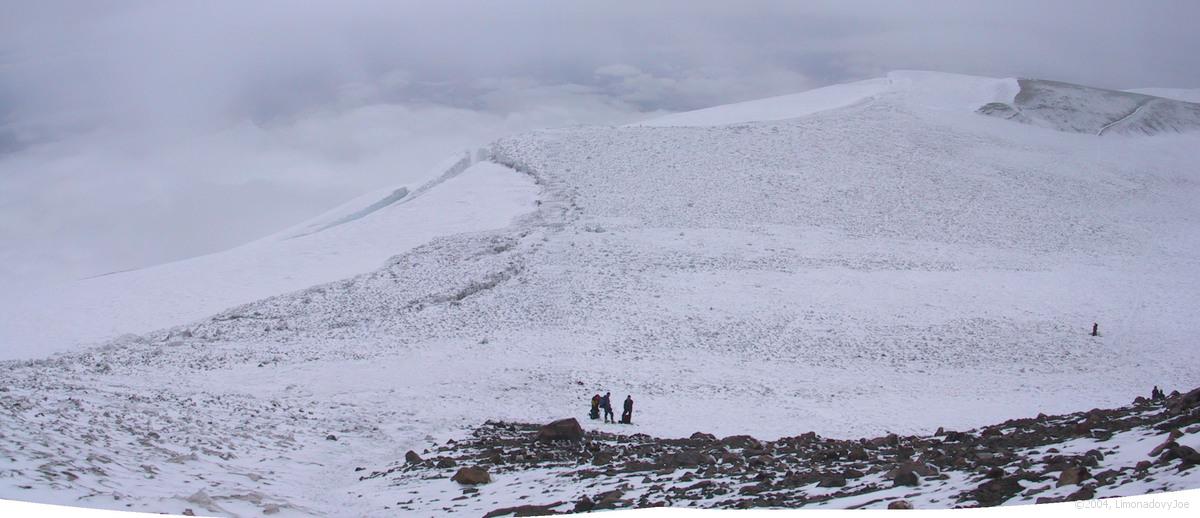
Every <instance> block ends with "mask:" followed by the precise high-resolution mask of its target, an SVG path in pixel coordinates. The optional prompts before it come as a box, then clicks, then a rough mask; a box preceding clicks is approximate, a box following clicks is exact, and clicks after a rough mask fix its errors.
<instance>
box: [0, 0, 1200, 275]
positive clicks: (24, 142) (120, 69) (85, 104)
mask: <svg viewBox="0 0 1200 518" xmlns="http://www.w3.org/2000/svg"><path fill="white" fill-rule="evenodd" d="M646 4H649V5H646ZM1043 4H1046V3H1044V2H1030V1H1020V2H1005V3H1003V4H1002V5H1001V4H994V5H992V4H989V5H977V3H975V2H957V1H953V2H952V1H925V2H903V3H900V2H887V1H858V2H790V1H763V2H718V1H688V2H682V1H667V2H651V3H643V2H596V3H582V2H550V1H529V0H515V1H506V2H490V1H482V0H479V1H449V2H440V3H438V4H437V5H432V4H431V3H428V2H395V1H369V0H349V1H343V2H328V3H324V2H322V3H317V2H292V1H283V0H263V1H257V2H201V1H186V0H181V1H174V2H156V1H136V0H128V1H110V0H98V1H95V2H84V3H80V2H72V1H60V0H49V1H42V2H19V3H17V2H14V3H12V5H7V6H6V7H5V16H4V17H0V265H2V266H0V279H15V278H25V279H30V278H43V279H52V278H60V279H61V278H77V277H81V276H87V275H95V274H99V273H104V272H107V271H112V270H119V269H125V268H134V267H140V266H144V265H148V264H154V263H157V262H162V261H167V260H172V259H178V258H182V257H188V256H191V255H196V254H201V253H207V252H211V251H216V250H220V249H223V248H227V247H229V246H234V245H236V244H239V243H242V242H245V241H248V240H251V239H253V238H255V237H258V236H261V235H265V234H268V233H270V232H272V231H274V230H277V229H279V228H282V227H285V226H288V225H290V224H293V223H295V222H297V221H298V220H302V219H304V218H306V217H309V216H312V215H315V214H317V213H320V212H322V211H323V210H325V209H327V208H329V207H331V206H333V205H336V204H337V203H339V202H341V201H344V200H346V199H348V198H351V197H353V196H355V195H357V194H359V193H361V192H363V191H367V190H370V189H374V188H378V187H381V186H384V185H389V184H402V183H404V182H406V181H408V180H410V179H412V178H415V177H416V176H419V175H421V174H423V173H424V172H425V171H426V169H428V168H429V167H431V166H432V165H433V164H435V163H436V162H438V161H440V160H441V159H442V158H444V157H445V156H448V155H452V154H454V153H457V152H459V151H461V150H462V149H465V148H468V147H471V146H475V145H479V144H482V143H484V142H486V141H487V140H490V139H492V138H495V137H498V136H500V135H503V134H507V133H512V132H517V131H523V130H527V129H533V128H540V127H553V126H563V125H570V124H616V123H624V122H628V121H631V120H635V119H638V118H643V117H647V116H650V115H653V114H656V113H663V112H668V111H679V110H687V109H694V108H701V107H705V106H710V105H714V104H723V103H728V102H735V101H740V100H746V99H751V98H756V97H763V96H768V95H776V94H783V93H790V92H795V91H800V90H804V89H808V88H812V87H816V86H822V85H826V84H831V83H836V82H843V81H850V80H856V79H862V78H866V77H873V76H878V75H881V74H883V73H884V72H886V71H888V70H892V69H902V68H917V69H934V70H944V71H953V72H962V73H972V74H981V75H990V76H1022V77H1041V78H1049V79H1059V80H1066V81H1073V82H1081V83H1087V84H1092V85H1096V86H1105V87H1112V88H1133V87H1141V86H1174V87H1190V88H1195V87H1200V66H1196V65H1197V63H1196V58H1195V57H1194V54H1193V53H1192V52H1191V51H1192V49H1195V48H1200V36H1198V35H1197V33H1196V31H1194V30H1193V29H1192V27H1191V26H1190V25H1191V22H1192V21H1193V20H1196V19H1200V4H1197V3H1195V2H1186V1H1180V2H1170V1H1163V2H1153V3H1145V2H1116V1H1111V2H1110V1H1061V2H1053V3H1049V4H1048V5H1043Z"/></svg>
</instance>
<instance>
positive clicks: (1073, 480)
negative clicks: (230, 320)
mask: <svg viewBox="0 0 1200 518" xmlns="http://www.w3.org/2000/svg"><path fill="white" fill-rule="evenodd" d="M1091 476H1092V475H1091V473H1088V470H1087V468H1085V467H1083V466H1070V467H1068V468H1066V469H1064V470H1062V473H1059V475H1058V486H1057V487H1063V486H1069V485H1071V484H1075V485H1078V484H1079V483H1080V482H1081V481H1083V480H1087V479H1088V478H1091Z"/></svg>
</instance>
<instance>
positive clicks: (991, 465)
mask: <svg viewBox="0 0 1200 518" xmlns="http://www.w3.org/2000/svg"><path fill="white" fill-rule="evenodd" d="M1197 432H1200V389H1196V390H1193V391H1191V392H1189V393H1187V394H1179V393H1173V394H1171V396H1169V397H1167V398H1166V399H1165V400H1162V401H1149V400H1146V399H1144V398H1138V399H1137V401H1135V402H1134V403H1133V404H1132V405H1129V406H1125V407H1121V408H1114V409H1108V410H1102V409H1093V410H1090V411H1087V412H1077V413H1073V414H1066V415H1056V416H1047V415H1038V416H1037V417H1032V418H1024V419H1013V420H1009V421H1005V422H1003V423H1000V424H997V425H993V426H987V427H983V428H979V429H974V430H969V431H961V432H960V431H950V430H940V429H939V430H938V432H937V433H935V434H934V435H932V436H898V435H895V434H891V435H887V436H882V437H875V438H869V439H855V440H839V439H830V438H825V437H821V436H819V435H817V434H815V433H812V432H809V433H804V434H801V435H797V436H794V437H784V438H781V439H779V440H777V441H770V442H767V441H760V440H758V439H755V438H753V437H750V436H746V435H738V436H731V437H725V438H722V439H718V438H717V437H715V436H713V435H710V434H706V433H702V432H697V433H695V434H693V435H692V436H691V437H688V438H684V439H665V438H655V437H650V436H648V435H645V434H632V435H622V434H614V433H608V432H602V431H588V432H584V431H583V429H582V428H581V427H580V426H579V425H578V423H577V422H576V421H575V420H574V419H565V420H562V421H557V422H555V423H551V424H549V425H544V426H539V425H533V424H521V423H504V422H490V421H489V422H487V423H485V424H484V425H483V426H480V427H478V428H476V429H474V430H473V431H472V432H471V433H470V435H469V436H468V437H466V438H464V439H462V440H457V441H456V440H450V441H448V442H446V443H445V444H443V445H440V446H437V447H435V448H431V449H429V450H426V451H425V452H423V453H417V452H409V453H408V454H407V455H406V458H405V459H404V460H402V461H398V462H397V463H396V464H394V465H392V466H390V467H386V468H382V469H377V470H369V469H367V468H358V469H359V470H361V471H362V472H363V476H362V478H361V480H362V482H363V483H364V484H386V485H387V487H388V489H389V490H390V491H393V492H394V493H396V494H399V495H402V498H400V499H399V500H398V501H397V502H396V504H395V505H394V506H388V508H391V509H398V510H410V511H411V510H431V509H441V510H443V511H462V512H469V511H478V512H482V513H483V514H485V516H488V517H492V516H509V515H513V516H533V515H542V514H559V513H569V512H585V511H592V510H600V509H618V508H640V507H657V506H686V507H705V508H722V509H742V508H757V507H784V508H794V507H841V508H862V507H891V508H908V507H911V506H917V507H943V508H950V507H977V506H995V505H1002V504H1012V503H1047V502H1062V501H1073V500H1085V499H1092V498H1101V497H1106V496H1123V495H1131V494H1143V493H1151V492H1159V491H1170V490H1176V489H1184V488H1186V487H1189V486H1190V487H1194V480H1195V479H1196V478H1198V473H1200V470H1198V469H1196V468H1195V466H1196V465H1197V463H1200V454H1198V453H1197V452H1196V450H1195V449H1193V448H1192V447H1190V446H1187V445H1186V444H1184V443H1187V442H1192V441H1194V440H1195V439H1196V437H1197V436H1196V434H1197ZM1189 481H1192V482H1189Z"/></svg>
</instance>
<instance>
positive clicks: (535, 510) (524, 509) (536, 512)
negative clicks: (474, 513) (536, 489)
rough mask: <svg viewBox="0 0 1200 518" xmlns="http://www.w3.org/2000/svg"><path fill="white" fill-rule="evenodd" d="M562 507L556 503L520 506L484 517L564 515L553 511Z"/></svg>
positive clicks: (498, 510)
mask: <svg viewBox="0 0 1200 518" xmlns="http://www.w3.org/2000/svg"><path fill="white" fill-rule="evenodd" d="M560 505H562V502H554V503H553V504H546V505H518V506H516V507H505V508H503V509H496V510H495V511H492V512H489V513H487V514H485V515H483V518H496V517H497V516H508V515H512V516H550V515H554V514H562V513H557V512H554V511H553V510H552V509H554V508H555V507H558V506H560Z"/></svg>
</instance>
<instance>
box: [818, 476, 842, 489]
mask: <svg viewBox="0 0 1200 518" xmlns="http://www.w3.org/2000/svg"><path fill="white" fill-rule="evenodd" d="M817 487H846V478H845V477H841V476H837V475H833V476H829V477H825V478H822V479H821V481H820V482H817Z"/></svg>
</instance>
